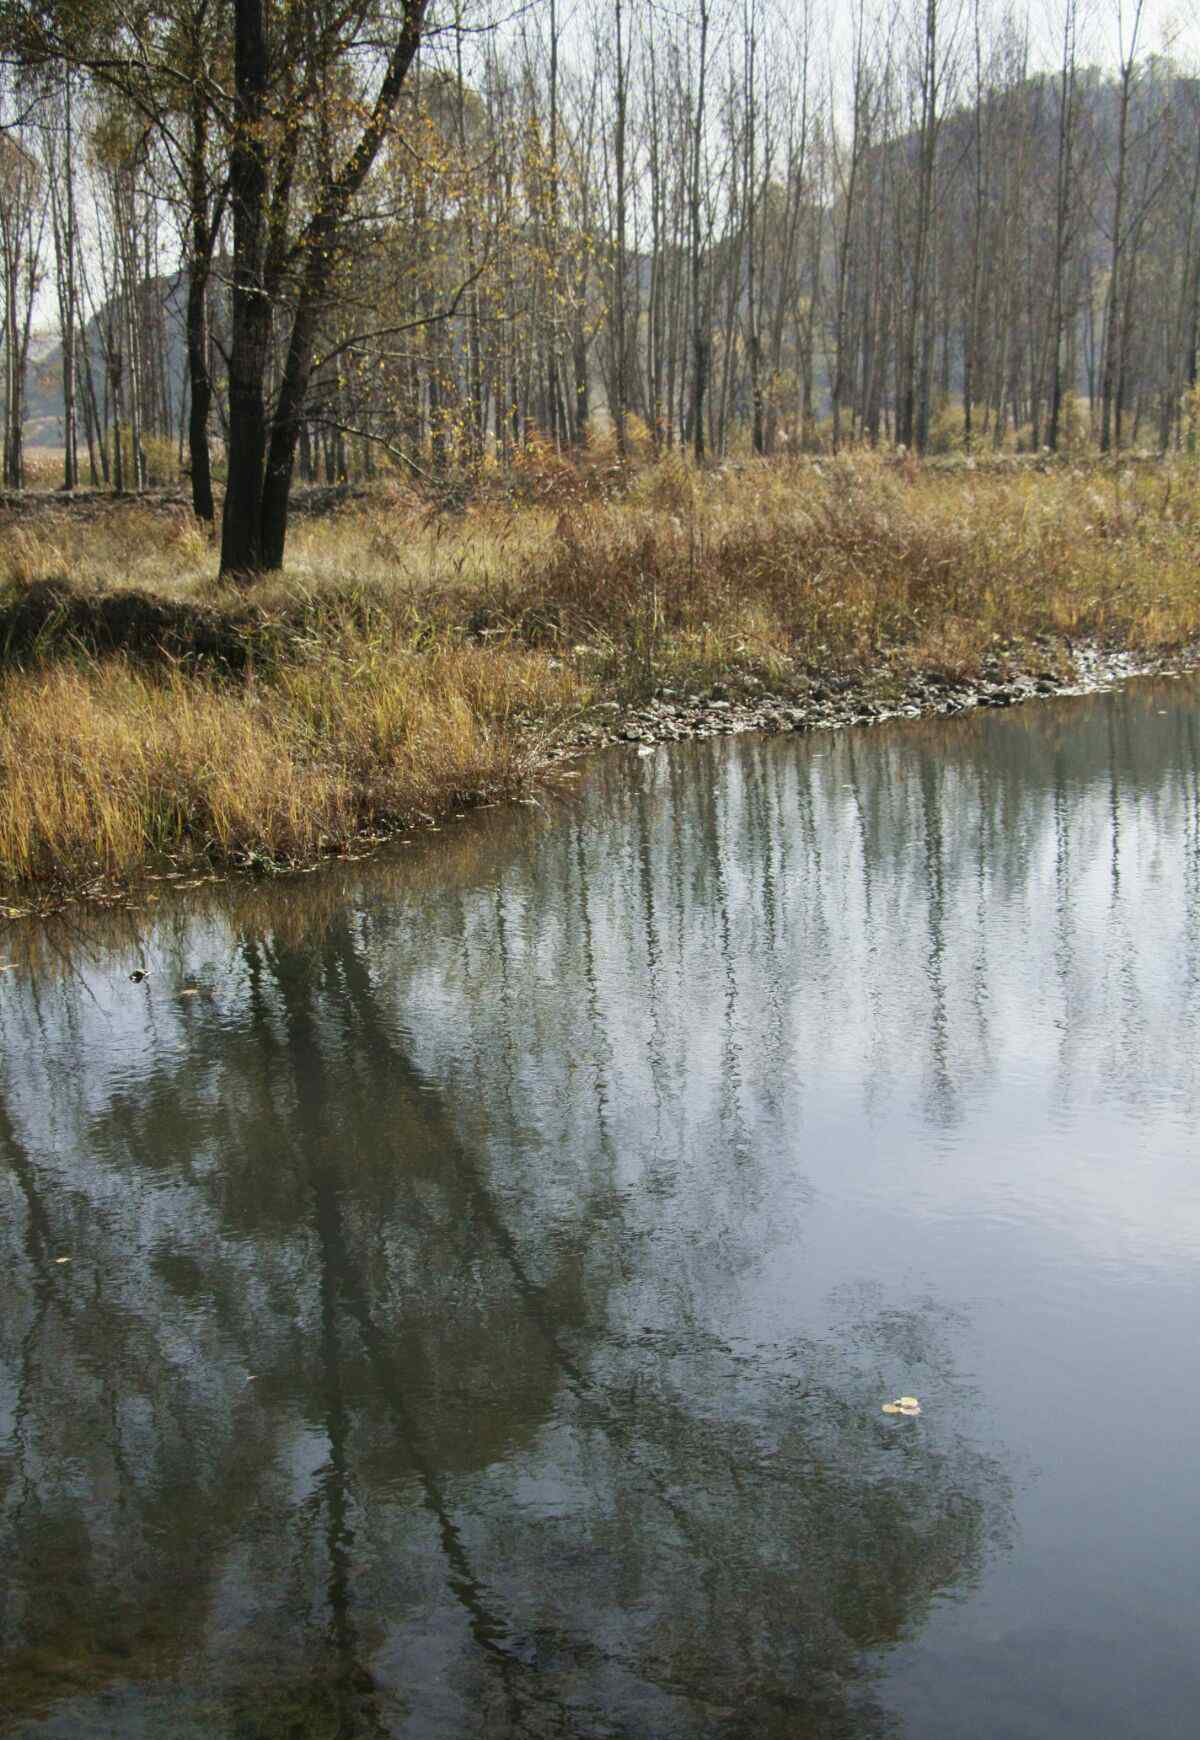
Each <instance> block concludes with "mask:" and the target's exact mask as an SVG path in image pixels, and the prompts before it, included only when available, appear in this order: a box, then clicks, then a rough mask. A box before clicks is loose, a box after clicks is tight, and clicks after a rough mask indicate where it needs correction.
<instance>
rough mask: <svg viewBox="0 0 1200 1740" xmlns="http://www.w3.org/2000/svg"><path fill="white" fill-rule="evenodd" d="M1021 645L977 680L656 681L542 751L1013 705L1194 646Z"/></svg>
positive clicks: (882, 674)
mask: <svg viewBox="0 0 1200 1740" xmlns="http://www.w3.org/2000/svg"><path fill="white" fill-rule="evenodd" d="M1034 650H1036V649H1034ZM1029 651H1030V649H1024V654H1025V656H1024V657H1021V658H1018V657H1016V656H1014V655H1012V654H1006V653H997V654H996V655H995V656H994V657H993V658H992V659H990V660H988V661H987V662H986V664H985V666H984V673H983V675H982V677H981V678H979V679H977V680H968V679H956V678H952V677H947V676H944V675H941V674H937V673H928V674H921V673H918V674H915V675H913V674H911V673H906V674H904V675H903V676H900V675H898V674H897V673H895V672H892V671H888V670H887V669H886V668H885V669H882V670H881V671H879V672H876V673H874V674H872V675H870V676H867V677H859V678H850V677H827V678H825V679H820V678H813V679H811V680H810V681H809V682H808V683H807V684H806V685H805V686H804V687H803V688H802V689H798V690H797V692H796V693H794V694H777V693H769V692H767V691H766V690H765V689H764V690H758V691H756V690H753V689H752V688H750V686H749V685H748V684H747V682H746V680H745V679H742V680H740V681H739V683H738V685H737V688H736V690H735V689H734V687H733V686H732V685H730V686H729V687H725V686H723V685H720V684H718V685H715V686H714V687H713V688H712V689H710V690H709V691H708V692H707V693H687V692H679V691H677V690H674V689H670V688H663V689H660V690H659V691H658V692H657V693H656V694H655V696H654V697H653V698H652V699H651V700H649V701H646V702H644V703H642V704H641V705H640V706H637V707H633V708H622V707H621V705H620V704H619V703H618V702H616V701H608V702H601V703H599V704H598V705H597V706H595V707H594V708H593V709H592V716H591V717H590V718H588V719H587V720H586V721H585V722H583V723H582V724H579V725H577V726H575V727H574V728H573V729H572V730H571V732H570V733H569V734H568V735H567V736H566V737H565V738H564V739H563V740H562V742H560V743H559V744H558V745H557V746H556V747H555V748H554V749H553V750H552V751H551V753H550V757H549V760H550V761H551V763H554V762H560V761H563V760H574V759H576V758H577V757H579V756H580V755H584V754H587V753H589V752H590V751H593V750H597V749H606V748H611V747H614V746H619V745H627V746H629V747H631V748H636V749H639V750H643V751H644V750H646V749H649V748H655V747H657V746H658V745H660V744H664V743H680V742H686V741H688V740H690V739H695V738H707V737H733V736H737V735H740V734H741V733H742V732H746V731H759V732H763V733H766V734H768V735H772V736H777V735H779V734H781V733H783V732H789V731H829V730H840V729H842V728H844V727H846V726H850V725H880V724H883V723H884V722H885V721H887V720H894V719H919V718H925V717H930V716H939V715H940V716H948V715H951V714H956V713H966V712H970V711H972V710H973V709H975V708H979V707H993V708H994V707H1014V706H1018V705H1020V704H1021V703H1022V702H1025V701H1033V700H1039V699H1050V698H1053V697H1063V696H1071V695H1088V694H1095V693H1098V692H1099V691H1101V690H1103V689H1109V688H1112V687H1113V686H1114V685H1116V684H1118V683H1123V682H1127V681H1128V680H1129V679H1131V678H1133V677H1142V676H1155V675H1164V676H1165V675H1171V676H1179V675H1182V674H1184V673H1185V672H1187V671H1190V670H1195V669H1197V668H1200V646H1197V647H1189V648H1186V649H1184V650H1183V651H1182V652H1175V653H1171V654H1166V655H1162V656H1158V657H1147V656H1146V655H1144V654H1137V653H1131V652H1119V651H1109V650H1105V649H1101V648H1097V647H1094V646H1065V645H1064V646H1056V647H1053V648H1047V649H1045V650H1044V656H1041V657H1032V658H1031V657H1030V656H1029Z"/></svg>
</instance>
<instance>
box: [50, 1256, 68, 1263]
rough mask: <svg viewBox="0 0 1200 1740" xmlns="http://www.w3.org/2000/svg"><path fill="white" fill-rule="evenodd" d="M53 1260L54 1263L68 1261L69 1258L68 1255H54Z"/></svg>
mask: <svg viewBox="0 0 1200 1740" xmlns="http://www.w3.org/2000/svg"><path fill="white" fill-rule="evenodd" d="M54 1261H55V1262H56V1263H69V1262H70V1261H71V1259H70V1257H55V1259H54Z"/></svg>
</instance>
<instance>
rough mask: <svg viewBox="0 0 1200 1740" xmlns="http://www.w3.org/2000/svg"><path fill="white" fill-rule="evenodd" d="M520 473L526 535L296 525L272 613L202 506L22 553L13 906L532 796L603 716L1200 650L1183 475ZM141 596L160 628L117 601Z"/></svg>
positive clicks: (482, 527) (476, 509) (840, 470)
mask: <svg viewBox="0 0 1200 1740" xmlns="http://www.w3.org/2000/svg"><path fill="white" fill-rule="evenodd" d="M527 469H530V471H531V475H530V476H529V477H526V478H523V479H519V480H518V483H519V486H520V493H521V494H522V496H523V497H524V498H525V500H524V503H523V505H522V504H520V503H517V502H514V501H513V500H511V499H505V498H504V497H503V495H502V494H501V492H500V491H499V489H498V488H497V487H495V486H493V488H492V490H491V493H490V495H483V496H481V497H479V498H477V499H476V500H475V502H474V503H473V504H469V505H468V506H467V507H466V508H465V510H462V511H455V512H453V513H447V512H440V511H438V510H437V509H436V507H431V506H430V505H429V504H428V503H426V502H423V501H421V500H419V499H418V498H416V497H415V496H414V495H413V494H412V493H411V492H409V491H404V490H400V489H393V490H391V491H390V492H388V491H383V492H380V493H379V495H378V496H376V497H374V498H372V499H371V500H369V501H368V502H366V503H358V504H352V505H351V506H349V507H347V508H346V509H344V510H341V511H338V512H336V513H334V514H332V515H327V516H325V517H314V516H297V517H296V519H295V520H294V523H293V531H292V535H291V539H290V542H289V548H288V570H287V572H286V574H285V575H284V576H282V577H279V578H277V579H272V580H269V581H267V582H265V583H264V584H263V585H262V586H261V587H260V588H259V589H258V590H257V591H256V592H255V593H254V594H253V596H252V599H251V601H250V605H249V607H248V606H247V600H246V598H245V597H244V595H239V594H232V593H227V592H225V591H223V590H222V589H221V588H220V587H219V586H218V585H217V583H216V579H215V556H214V553H213V551H212V549H211V546H210V545H209V544H208V543H207V541H206V539H205V538H204V536H203V534H202V532H201V531H200V529H199V528H198V527H196V525H195V524H194V523H193V522H192V521H191V520H190V518H189V517H188V516H187V515H186V513H184V512H183V511H182V510H180V509H178V508H177V507H167V508H161V507H160V508H151V507H149V506H147V505H144V504H139V503H122V504H119V505H115V506H112V507H108V508H103V507H102V508H97V507H95V505H94V504H93V506H92V507H91V508H90V509H89V511H88V512H87V514H86V515H85V514H83V513H80V512H78V511H75V510H72V509H70V508H66V507H51V508H48V509H47V510H46V511H44V512H42V513H40V514H38V515H35V516H30V515H26V516H24V517H21V518H20V519H14V520H12V521H11V522H10V523H9V524H8V525H7V526H0V653H2V655H3V656H4V657H5V658H6V660H7V664H8V669H7V670H6V671H5V673H4V674H3V676H2V677H0V681H2V683H3V688H4V698H3V714H2V716H0V766H2V768H3V771H4V779H3V786H2V788H0V874H2V875H3V876H4V878H5V879H7V880H9V881H10V882H11V881H14V880H52V879H58V880H59V881H68V882H72V881H73V882H77V883H78V882H80V881H85V880H86V879H87V878H88V877H89V876H92V875H94V874H96V873H97V872H104V873H108V874H111V873H114V872H118V873H126V872H129V871H132V870H133V869H135V868H136V867H137V865H138V864H139V863H141V862H143V861H144V860H145V859H146V858H147V857H148V856H151V855H153V854H156V853H162V852H171V853H181V852H183V853H187V852H191V853H196V854H203V855H205V856H207V857H208V858H210V859H216V860H219V861H226V862H228V861H231V860H232V861H250V860H254V859H256V858H257V859H263V860H266V859H271V860H275V861H279V860H287V861H296V860H301V859H308V858H311V857H313V856H314V855H315V854H317V853H319V852H321V851H322V850H325V849H329V848H331V847H338V846H342V845H344V844H345V843H346V842H347V841H349V840H351V839H352V838H354V837H355V836H357V835H360V834H361V833H362V832H363V831H364V830H370V829H373V828H379V827H381V826H385V825H393V824H395V823H397V822H403V821H405V820H407V819H409V818H411V817H413V816H415V815H417V814H420V813H422V812H424V813H427V814H431V815H432V814H435V813H436V812H437V811H438V810H439V809H444V808H445V807H446V806H447V805H449V804H453V803H458V802H460V801H461V799H462V798H463V796H464V794H466V793H470V792H478V791H485V790H512V789H514V788H515V787H516V786H517V785H518V784H519V783H520V782H521V780H522V779H523V778H525V777H527V776H528V774H529V771H530V769H531V767H532V765H533V763H534V761H535V759H536V743H537V741H538V739H537V738H536V735H535V733H534V732H531V730H530V729H529V722H531V721H532V722H539V723H541V724H542V725H545V724H546V723H547V722H550V721H553V720H555V719H558V718H561V717H562V715H563V713H564V711H566V710H570V709H571V708H573V707H576V706H578V705H580V704H581V703H583V702H584V701H585V700H586V699H587V698H588V697H589V696H591V697H593V698H598V697H600V696H606V697H613V696H615V697H618V698H629V697H632V696H634V695H637V694H640V693H644V692H645V691H646V690H647V689H649V688H653V687H654V686H656V685H662V684H670V685H672V686H675V687H703V686H705V685H707V684H708V683H710V682H712V681H715V680H717V679H718V678H720V680H722V681H724V682H729V681H730V680H734V681H736V680H737V679H738V678H743V679H754V680H756V681H759V682H767V683H769V684H772V685H774V686H776V687H779V688H795V689H798V690H799V689H802V688H803V687H804V686H805V683H806V681H807V680H808V679H809V678H810V677H812V676H817V675H820V676H825V675H827V674H828V673H830V672H831V671H834V672H837V673H838V674H842V675H850V676H861V675H863V674H864V673H868V672H872V671H874V672H878V671H880V670H881V669H882V670H883V671H885V672H887V671H896V672H899V673H907V672H909V671H911V670H913V669H918V668H920V669H926V670H930V671H940V672H944V673H945V674H947V675H953V676H971V675H972V674H974V673H975V672H977V671H978V669H979V668H980V664H981V662H982V660H983V659H984V658H985V656H987V655H988V654H989V653H993V652H994V651H995V649H996V646H997V644H998V643H999V644H1000V645H1002V646H1010V645H1011V646H1014V647H1015V646H1016V644H1017V643H1020V642H1025V643H1028V642H1031V641H1034V640H1037V641H1038V642H1039V643H1040V644H1041V646H1042V648H1043V651H1042V652H1041V653H1039V655H1038V656H1039V657H1041V658H1043V659H1045V658H1047V657H1052V656H1053V654H1052V650H1051V646H1050V643H1055V642H1057V643H1060V644H1061V643H1062V642H1063V640H1064V639H1074V640H1078V639H1085V638H1086V639H1090V640H1096V641H1100V642H1103V643H1106V644H1108V645H1115V644H1120V645H1122V646H1126V647H1130V648H1134V649H1138V650H1144V651H1147V652H1150V651H1156V652H1157V651H1164V650H1167V649H1170V648H1177V647H1181V646H1183V645H1186V644H1190V643H1194V642H1195V641H1196V640H1197V639H1198V638H1200V583H1198V580H1197V575H1198V574H1200V472H1198V471H1197V469H1196V468H1195V467H1193V466H1190V465H1188V464H1186V463H1183V462H1179V463H1176V464H1173V465H1163V466H1153V467H1151V466H1144V467H1137V468H1124V469H1121V468H1100V467H1098V466H1095V465H1086V466H1078V467H1074V468H1068V467H1060V468H1056V469H1053V470H1049V471H1043V470H1038V469H1034V468H1024V467H1019V466H1018V467H1015V468H1014V467H1013V466H1012V465H1008V466H1004V467H995V468H992V467H983V466H981V467H980V468H979V469H972V468H970V467H969V466H966V465H957V466H946V465H940V466H938V467H933V466H929V467H920V466H917V465H915V464H913V463H912V462H910V461H903V460H901V461H896V460H889V459H884V458H880V457H877V456H874V455H855V456H852V457H844V458H839V459H834V460H823V461H820V462H819V463H814V462H811V461H808V462H805V461H792V462H787V461H785V462H779V463H775V464H770V465H763V464H744V465H741V466H734V467H728V468H725V469H723V470H720V471H707V472H702V473H700V472H696V471H695V470H694V469H692V468H691V467H690V466H689V465H688V464H686V463H685V462H683V461H681V460H679V459H668V460H666V461H664V462H662V463H660V464H658V465H657V466H649V465H648V466H645V467H643V468H642V469H640V470H638V471H635V472H634V473H633V474H632V475H628V474H627V475H625V476H622V477H620V478H619V479H617V480H616V482H614V478H613V476H612V474H611V468H609V470H607V471H602V470H600V469H598V468H596V469H593V471H592V472H591V473H590V474H588V475H587V476H584V477H582V478H581V477H579V476H577V475H576V474H574V473H572V472H570V470H569V468H565V467H564V466H563V465H562V462H561V461H555V462H554V463H553V464H550V463H549V461H547V463H546V465H545V468H544V470H543V471H541V472H539V473H536V474H534V473H533V471H532V467H529V468H527ZM598 480H599V481H598ZM44 582H57V583H58V584H57V585H56V586H54V587H47V586H45V585H41V589H40V590H39V583H44ZM130 586H136V587H137V588H138V589H139V590H140V592H141V593H142V594H145V595H149V600H148V599H147V597H142V598H141V599H140V600H139V599H133V600H129V599H125V600H122V599H118V598H115V597H114V596H113V591H114V589H116V588H128V587H130ZM47 597H52V602H53V606H54V607H53V609H52V610H51V611H49V612H48V613H47V611H46V610H45V609H44V608H43V606H44V605H45V600H46V598H47ZM34 606H36V607H37V608H36V609H35V608H34ZM39 610H40V611H41V615H40V616H39V615H38V614H37V612H38V611H39ZM35 618H36V623H37V624H38V625H39V626H37V629H36V633H34V634H32V635H31V634H30V633H29V632H28V629H29V623H30V622H31V621H33V620H34V619H35ZM1020 656H1022V655H1020V653H1019V652H1014V657H1020Z"/></svg>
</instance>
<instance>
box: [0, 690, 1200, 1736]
mask: <svg viewBox="0 0 1200 1740" xmlns="http://www.w3.org/2000/svg"><path fill="white" fill-rule="evenodd" d="M1198 703H1200V682H1198V681H1197V680H1196V679H1183V680H1179V681H1166V680H1156V681H1143V682H1139V683H1135V684H1131V685H1129V686H1128V687H1126V688H1124V689H1122V690H1120V691H1115V692H1112V693H1108V694H1100V695H1096V696H1092V697H1088V698H1083V699H1074V700H1067V701H1054V702H1046V703H1041V704H1038V705H1036V706H1030V707H1025V708H1020V709H1016V710H1013V711H1012V712H1009V713H1005V714H989V715H976V716H971V717H962V718H958V719H950V720H937V721H916V722H912V723H905V724H894V725H888V726H884V727H880V728H878V729H875V730H870V731H851V732H843V733H832V732H815V733H813V734H811V735H808V736H804V737H799V736H797V737H792V738H786V739H771V740H767V739H762V738H752V737H745V738H739V739H735V740H729V741H725V742H720V743H715V742H709V743H698V744H691V745H682V746H678V747H674V748H670V749H666V748H664V749H662V750H660V751H657V752H656V753H654V754H652V755H648V756H644V757H638V756H636V755H634V754H632V753H623V752H622V753H613V754H609V755H605V756H601V757H598V758H596V759H595V760H594V761H593V762H591V763H590V764H589V765H587V766H586V767H585V768H584V769H583V770H582V772H581V775H580V777H579V778H578V779H577V780H575V781H574V782H573V783H570V784H564V785H563V786H562V787H561V788H560V789H558V790H556V791H555V792H554V793H552V794H547V795H546V796H545V797H544V798H543V799H542V800H541V802H540V803H539V804H538V805H529V806H518V807H516V808H510V809H506V810H500V809H496V810H488V811H482V812H477V813H475V814H473V815H471V816H469V817H465V818H463V819H461V820H456V821H454V822H452V823H448V824H447V826H446V827H445V828H444V829H443V830H442V831H441V832H439V833H437V834H433V835H424V836H422V837H421V838H419V839H416V840H414V841H413V842H412V843H411V844H408V845H403V846H396V847H394V848H392V849H391V850H389V851H388V852H387V853H386V854H384V855H383V856H381V857H376V858H374V859H372V860H369V861H364V862H358V863H353V862H351V863H345V864H339V865H337V866H334V867H333V868H331V869H330V870H328V871H325V872H322V873H321V874H319V875H316V876H311V877H299V878H296V879H294V880H291V881H288V882H285V883H282V884H279V885H277V886H273V887H269V888H254V887H250V886H236V885H234V886H222V885H215V884H204V885H202V886H199V887H192V888H189V889H186V890H183V891H179V890H176V889H174V888H172V887H171V886H170V885H169V884H166V883H159V884H155V885H152V886H151V890H150V893H149V894H148V895H147V896H145V897H144V898H143V903H142V904H141V906H140V908H139V909H137V910H132V911H129V912H122V913H110V914H108V915H93V916H86V917H85V916H80V915H78V914H77V915H76V916H75V917H74V918H73V919H66V918H60V919H59V920H57V921H54V922H51V923H47V924H45V925H41V926H37V925H34V924H33V923H32V922H31V921H28V920H26V921H21V922H20V923H17V924H13V925H10V926H9V927H8V930H7V934H6V936H5V937H4V939H3V941H2V942H0V955H2V956H3V960H2V962H0V964H2V965H4V966H7V967H9V970H7V971H5V972H3V973H0V1037H2V1051H0V1174H2V1175H0V1201H2V1203H3V1212H2V1213H0V1734H2V1735H4V1736H6V1737H7V1736H20V1737H21V1740H34V1737H35V1736H36V1737H38V1740H91V1737H92V1736H102V1735H103V1736H109V1735H120V1736H121V1740H143V1737H149V1736H156V1737H157V1736H164V1735H170V1736H171V1737H172V1740H214V1737H216V1740H282V1737H284V1736H287V1737H289V1740H316V1737H322V1740H325V1737H328V1740H358V1737H360V1736H361V1737H366V1736H385V1735H386V1736H405V1737H411V1740H443V1737H445V1740H457V1737H459V1736H474V1735H480V1734H486V1735H488V1736H494V1737H497V1740H508V1737H517V1736H520V1737H532V1740H538V1737H541V1736H547V1737H548V1736H551V1735H554V1736H563V1735H565V1736H589V1737H590V1736H611V1737H613V1740H617V1737H618V1736H619V1737H620V1740H673V1737H676V1736H678V1737H680V1740H685V1737H686V1740H700V1737H705V1740H708V1737H712V1740H732V1737H735V1736H736V1737H739V1740H741V1737H745V1740H751V1737H753V1740H771V1737H778V1740H783V1737H784V1736H786V1737H787V1740H801V1737H803V1736H813V1737H814V1740H817V1737H820V1740H842V1737H844V1740H868V1737H872V1736H882V1735H895V1736H904V1737H907V1740H961V1736H963V1735H965V1734H970V1735H971V1736H972V1737H973V1740H1001V1737H1003V1740H1010V1737H1011V1740H1042V1737H1044V1740H1074V1737H1076V1736H1078V1737H1079V1740H1108V1737H1111V1740H1133V1737H1135V1736H1136V1737H1137V1740H1167V1737H1168V1736H1170V1737H1175V1736H1180V1737H1182V1736H1184V1735H1188V1736H1190V1735H1191V1734H1192V1733H1193V1732H1194V1729H1195V1720H1196V1710H1197V1708H1198V1707H1200V1654H1198V1652H1197V1649H1196V1641H1195V1640H1196V1635H1197V1630H1198V1625H1200V1577H1198V1575H1197V1568H1196V1567H1197V1562H1198V1558H1200V1553H1198V1548H1200V1541H1198V1539H1197V1525H1196V1515H1197V1507H1196V1498H1195V1468H1194V1463H1195V1446H1196V1444H1197V1442H1198V1441H1200V1372H1198V1370H1197V1351H1196V1350H1197V1323H1198V1312H1197V1303H1198V1285H1197V1275H1198V1272H1200V1271H1198V1267H1197V1261H1198V1258H1200V1170H1198V1158H1200V1141H1198V1139H1197V1128H1198V1112H1200V729H1198V724H1197V721H1198V718H1200V714H1198V711H1197V707H1198ZM155 895H157V898H154V896H155ZM10 963H11V965H10ZM133 973H136V974H142V973H145V974H146V977H145V978H144V979H141V980H140V981H139V982H136V983H135V982H134V981H133V980H131V978H130V975H131V974H133ZM901 1395H911V1396H915V1397H916V1398H918V1400H919V1403H920V1409H921V1411H920V1413H919V1415H918V1414H901V1415H897V1414H885V1413H884V1412H883V1404H884V1403H886V1402H891V1401H893V1400H895V1399H896V1398H898V1397H899V1396H901Z"/></svg>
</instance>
